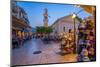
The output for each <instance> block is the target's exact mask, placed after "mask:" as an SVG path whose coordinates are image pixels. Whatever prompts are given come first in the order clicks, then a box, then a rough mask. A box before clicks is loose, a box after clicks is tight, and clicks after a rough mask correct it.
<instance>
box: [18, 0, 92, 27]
mask: <svg viewBox="0 0 100 67" xmlns="http://www.w3.org/2000/svg"><path fill="white" fill-rule="evenodd" d="M17 5H19V6H20V7H22V8H23V9H24V10H25V11H26V13H27V14H28V19H29V22H30V25H31V26H32V27H35V26H42V25H43V13H44V8H47V9H48V14H49V16H50V17H49V22H48V24H49V25H52V24H53V23H54V22H55V21H56V20H57V19H58V18H61V17H63V16H67V15H70V14H72V13H74V12H75V13H77V12H78V11H80V10H81V9H82V8H81V7H80V8H78V7H75V6H74V5H71V4H66V5H65V4H54V3H51V4H50V3H41V2H20V1H19V2H17ZM90 15H91V14H89V13H87V12H86V11H82V12H80V13H79V14H78V16H79V17H81V18H82V19H84V18H86V17H88V16H90Z"/></svg>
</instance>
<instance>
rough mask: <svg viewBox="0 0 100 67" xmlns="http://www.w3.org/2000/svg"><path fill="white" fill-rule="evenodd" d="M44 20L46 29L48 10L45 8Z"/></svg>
mask: <svg viewBox="0 0 100 67" xmlns="http://www.w3.org/2000/svg"><path fill="white" fill-rule="evenodd" d="M43 16H44V19H43V22H44V27H48V9H47V8H45V9H44V14H43Z"/></svg>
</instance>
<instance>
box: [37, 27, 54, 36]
mask: <svg viewBox="0 0 100 67" xmlns="http://www.w3.org/2000/svg"><path fill="white" fill-rule="evenodd" d="M52 31H53V30H52V28H51V27H43V26H42V27H37V28H36V32H37V33H40V34H43V33H44V34H49V33H51V32H52Z"/></svg>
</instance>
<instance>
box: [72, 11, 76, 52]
mask: <svg viewBox="0 0 100 67" xmlns="http://www.w3.org/2000/svg"><path fill="white" fill-rule="evenodd" d="M72 18H73V21H74V45H75V47H74V53H76V52H77V50H76V23H75V18H76V14H75V13H73V15H72Z"/></svg>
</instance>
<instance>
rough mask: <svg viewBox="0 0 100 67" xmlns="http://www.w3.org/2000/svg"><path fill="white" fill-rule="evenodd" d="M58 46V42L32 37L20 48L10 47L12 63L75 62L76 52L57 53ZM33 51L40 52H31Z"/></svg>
mask: <svg viewBox="0 0 100 67" xmlns="http://www.w3.org/2000/svg"><path fill="white" fill-rule="evenodd" d="M59 47H60V43H54V42H51V43H50V44H44V43H43V42H42V41H41V40H40V39H32V40H30V41H27V42H26V43H25V44H24V45H23V46H21V47H20V48H16V49H12V58H11V60H12V65H27V64H47V63H63V62H76V54H67V55H64V56H61V55H60V54H57V53H58V52H60V50H59ZM35 51H42V52H41V53H40V54H33V52H35Z"/></svg>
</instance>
